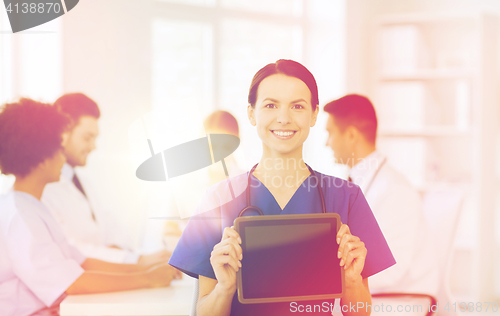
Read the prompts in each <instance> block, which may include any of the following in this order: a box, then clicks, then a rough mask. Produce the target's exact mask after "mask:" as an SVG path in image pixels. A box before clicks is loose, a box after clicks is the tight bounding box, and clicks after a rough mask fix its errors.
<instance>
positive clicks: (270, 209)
mask: <svg viewBox="0 0 500 316" xmlns="http://www.w3.org/2000/svg"><path fill="white" fill-rule="evenodd" d="M311 176H312V173H309V175H308V176H307V177H306V178H305V179H304V181H302V182H301V183H300V185H299V186H298V187H297V189H296V190H295V192H294V193H293V195H292V196H291V197H290V199H289V200H288V202H287V203H286V205H285V207H284V208H283V209H282V208H281V206H280V205H279V203H278V201H277V200H276V198H275V197H274V195H273V194H272V193H271V191H269V189H268V188H267V187H266V186H265V185H264V183H262V182H261V181H260V180H259V179H258V178H257V177H255V176H254V175H253V174H252V180H251V181H252V182H251V183H254V181H257V184H256V185H251V188H253V189H254V190H253V192H252V194H251V201H250V203H251V205H260V206H259V208H260V209H261V210H262V212H263V213H264V215H280V214H293V212H290V211H289V210H290V208H292V206H290V207H289V205H291V204H293V203H291V202H293V200H294V199H296V196H300V195H302V193H301V192H302V191H303V189H304V185H305V183H306V181H308V179H309V177H311ZM252 200H253V201H252ZM253 203H255V204H253Z"/></svg>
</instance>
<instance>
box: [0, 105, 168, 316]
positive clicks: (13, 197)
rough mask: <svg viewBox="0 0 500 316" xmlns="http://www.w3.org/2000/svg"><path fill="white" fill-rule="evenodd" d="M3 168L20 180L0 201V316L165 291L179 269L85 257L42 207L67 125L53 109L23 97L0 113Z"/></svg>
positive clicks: (57, 166)
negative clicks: (76, 300) (71, 298)
mask: <svg viewBox="0 0 500 316" xmlns="http://www.w3.org/2000/svg"><path fill="white" fill-rule="evenodd" d="M0 110H1V112H0V169H1V171H2V173H3V174H12V175H14V176H15V177H16V181H15V183H14V187H13V190H12V191H10V192H8V193H7V194H5V195H2V196H0V315H2V316H14V315H15V316H25V315H37V316H38V315H58V310H59V303H60V302H61V301H62V299H63V298H64V297H65V295H66V294H87V293H100V292H111V291H120V290H130V289H137V288H147V287H159V286H168V285H169V284H170V281H171V280H172V279H173V278H174V277H175V276H176V272H175V270H174V269H173V268H172V267H171V266H169V265H167V264H162V265H159V266H155V267H147V268H145V267H141V266H139V265H127V264H114V263H109V262H105V261H100V260H97V259H92V258H85V257H84V256H83V255H82V254H81V253H80V252H79V251H78V250H77V249H76V248H74V247H73V246H70V245H69V244H68V242H67V240H66V238H65V237H64V235H63V232H62V231H61V228H60V227H59V225H58V224H57V222H56V221H55V219H54V218H53V217H52V216H51V214H50V212H49V210H48V209H47V208H46V207H45V206H44V205H43V204H42V203H41V202H40V198H41V195H42V192H43V189H44V187H45V185H46V184H47V183H50V182H54V181H58V180H59V176H60V175H61V168H62V166H63V164H64V163H65V161H66V160H65V156H64V154H63V153H62V141H63V134H64V132H65V131H66V130H67V129H68V127H69V126H68V124H69V120H68V119H67V118H66V117H65V116H63V115H62V114H60V113H59V112H58V111H57V110H56V109H55V108H54V107H53V106H51V105H48V104H43V103H39V102H35V101H33V100H29V99H21V100H20V101H19V102H17V103H12V104H6V105H5V106H3V109H0Z"/></svg>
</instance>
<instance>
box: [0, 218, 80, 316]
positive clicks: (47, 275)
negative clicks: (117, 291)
mask: <svg viewBox="0 0 500 316" xmlns="http://www.w3.org/2000/svg"><path fill="white" fill-rule="evenodd" d="M6 240H7V241H8V242H7V244H8V253H9V256H10V260H11V262H12V267H13V271H14V273H15V274H16V276H17V277H18V278H19V279H20V280H21V281H22V282H23V283H24V284H25V285H26V286H27V287H28V288H29V289H30V290H31V291H32V292H33V293H34V294H35V295H36V296H37V297H38V298H39V299H40V300H41V301H42V302H43V303H44V304H45V305H46V306H51V305H52V304H53V303H54V302H55V301H56V300H57V299H58V298H59V297H60V296H61V295H62V294H63V293H64V292H65V291H66V289H67V288H68V287H69V286H70V285H71V284H73V282H75V280H76V279H78V278H79V277H80V275H81V274H82V273H83V272H84V270H83V269H82V268H81V267H80V265H79V262H78V261H79V260H82V258H83V259H84V257H83V256H82V255H81V254H80V255H78V254H74V256H75V258H72V257H70V258H67V257H65V256H64V255H63V253H62V251H61V249H60V248H59V245H58V244H57V243H56V242H55V241H54V239H53V238H52V236H51V234H50V232H49V230H48V229H47V226H46V225H45V224H44V222H43V221H41V220H40V219H39V218H38V217H36V216H33V217H31V218H21V217H20V216H19V215H17V216H15V217H14V218H13V219H12V221H11V223H10V225H9V228H8V230H7V231H6ZM77 260H78V261H77Z"/></svg>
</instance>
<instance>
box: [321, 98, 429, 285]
mask: <svg viewBox="0 0 500 316" xmlns="http://www.w3.org/2000/svg"><path fill="white" fill-rule="evenodd" d="M324 110H325V112H327V113H329V118H328V122H327V127H326V129H327V131H328V134H329V137H328V141H327V146H329V147H331V148H332V149H333V151H334V156H335V159H336V161H337V162H338V163H341V164H345V165H348V166H349V167H350V168H351V169H350V174H349V179H348V180H349V181H352V182H353V183H354V184H357V185H359V186H360V188H361V190H362V191H363V193H364V195H365V197H366V199H367V201H368V204H369V205H370V207H371V209H372V211H373V213H374V215H375V217H376V219H377V221H378V224H379V226H380V228H381V229H382V232H383V233H384V237H385V238H386V240H387V243H388V244H389V247H390V249H391V251H392V253H393V255H394V258H395V259H396V262H397V263H396V264H395V265H394V266H392V267H390V268H389V269H387V270H385V271H383V272H381V273H379V274H377V275H375V276H373V277H371V278H370V279H369V284H370V291H371V292H372V293H378V292H385V293H387V292H406V293H425V294H431V295H435V294H436V292H437V287H438V284H437V283H438V277H437V273H438V272H437V271H438V270H437V264H436V263H435V259H434V258H435V256H434V248H433V245H432V240H431V238H430V235H429V233H428V230H427V223H426V220H425V217H424V213H423V210H422V201H421V197H420V195H419V193H418V192H417V190H416V189H415V188H413V187H412V186H411V184H410V183H409V182H408V180H407V179H406V178H405V177H404V176H403V175H402V174H400V173H399V172H398V171H396V170H395V169H394V168H392V167H391V165H390V163H389V162H388V161H387V157H385V156H384V155H383V154H382V153H380V152H379V151H377V150H376V146H375V145H376V133H377V117H376V114H375V109H374V107H373V105H372V103H371V102H370V100H369V99H368V98H366V97H364V96H360V95H355V94H351V95H346V96H344V97H342V98H340V99H337V100H334V101H332V102H330V103H328V104H327V105H325V108H324Z"/></svg>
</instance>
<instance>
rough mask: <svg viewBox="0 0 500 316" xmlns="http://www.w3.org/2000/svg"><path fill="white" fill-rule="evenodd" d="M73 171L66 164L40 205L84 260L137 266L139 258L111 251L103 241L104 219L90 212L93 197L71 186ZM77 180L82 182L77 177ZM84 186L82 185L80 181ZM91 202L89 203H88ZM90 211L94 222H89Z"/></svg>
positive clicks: (104, 239) (121, 250)
mask: <svg viewBox="0 0 500 316" xmlns="http://www.w3.org/2000/svg"><path fill="white" fill-rule="evenodd" d="M74 174H75V171H74V169H73V168H72V167H71V166H70V165H68V164H65V165H64V166H63V168H62V170H61V179H60V180H59V181H58V182H54V183H49V184H47V186H46V187H45V190H44V191H43V195H42V202H43V203H44V204H45V205H46V206H47V207H48V208H49V210H50V211H51V213H52V215H53V216H54V218H55V219H56V220H57V221H58V223H59V224H60V225H61V227H62V229H63V231H64V234H65V235H66V237H67V238H68V241H69V242H70V244H72V245H74V246H76V247H77V248H78V249H79V250H80V251H81V252H82V253H83V254H84V255H85V256H87V257H91V258H96V259H100V260H104V261H108V262H115V263H137V261H138V259H139V255H138V254H136V253H133V252H131V251H129V250H125V249H115V248H110V247H109V245H108V244H107V237H106V232H105V229H106V225H104V224H103V223H105V222H106V218H105V217H104V216H103V215H102V214H100V213H99V212H96V209H95V208H93V209H92V207H93V205H92V204H91V202H92V197H91V194H89V192H91V191H90V190H87V189H86V188H85V186H84V183H82V186H83V187H84V188H83V189H84V191H85V194H86V195H87V197H86V196H85V195H83V193H82V192H80V190H78V188H77V187H76V186H75V184H74V183H73V176H74ZM79 179H80V180H82V179H81V178H80V177H79ZM82 182H83V181H82ZM89 199H90V201H89ZM92 211H94V215H95V217H96V220H94V219H93V218H92Z"/></svg>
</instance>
